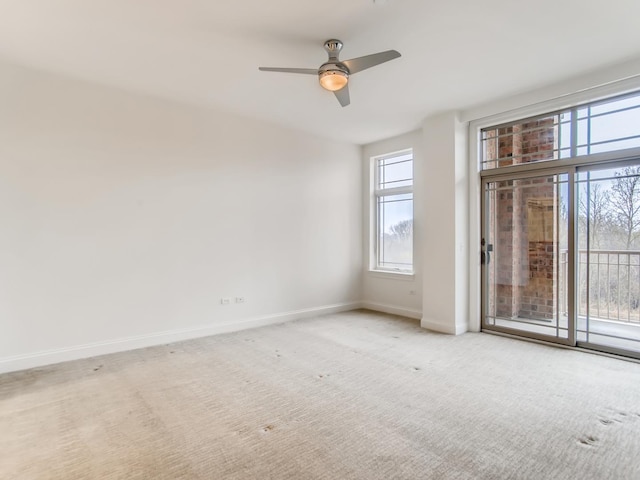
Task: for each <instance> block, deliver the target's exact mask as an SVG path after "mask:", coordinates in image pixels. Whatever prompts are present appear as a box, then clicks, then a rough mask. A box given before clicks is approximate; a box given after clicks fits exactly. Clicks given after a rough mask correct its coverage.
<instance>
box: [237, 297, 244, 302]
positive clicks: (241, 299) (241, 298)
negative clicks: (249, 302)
mask: <svg viewBox="0 0 640 480" xmlns="http://www.w3.org/2000/svg"><path fill="white" fill-rule="evenodd" d="M236 303H244V297H236Z"/></svg>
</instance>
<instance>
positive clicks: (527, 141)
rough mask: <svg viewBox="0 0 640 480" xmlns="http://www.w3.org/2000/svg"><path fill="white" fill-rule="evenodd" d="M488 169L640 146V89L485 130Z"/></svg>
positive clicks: (483, 140)
mask: <svg viewBox="0 0 640 480" xmlns="http://www.w3.org/2000/svg"><path fill="white" fill-rule="evenodd" d="M481 135H482V137H481V155H482V159H481V165H482V169H483V170H491V169H494V168H501V167H508V166H511V165H519V164H523V163H534V162H544V161H550V160H560V159H564V158H572V157H576V156H582V155H592V154H595V153H602V152H613V151H617V150H623V149H626V148H637V147H640V93H638V92H635V93H632V94H628V95H623V96H619V97H615V98H610V99H607V100H601V101H597V102H591V103H588V104H585V105H579V106H576V107H573V108H568V109H566V110H561V111H558V112H553V113H548V114H545V115H540V116H537V117H531V118H528V119H525V120H519V121H517V122H511V123H508V124H504V125H497V126H492V127H489V128H483V129H482V132H481Z"/></svg>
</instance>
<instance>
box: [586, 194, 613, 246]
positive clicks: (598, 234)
mask: <svg viewBox="0 0 640 480" xmlns="http://www.w3.org/2000/svg"><path fill="white" fill-rule="evenodd" d="M587 197H588V198H587ZM610 197H611V195H610V193H609V191H608V190H607V189H604V188H602V184H600V183H593V184H590V185H589V188H588V189H586V188H585V195H582V196H581V197H580V218H584V219H585V221H586V219H589V239H590V243H591V247H592V248H600V247H602V241H601V240H602V236H603V235H602V233H603V231H604V229H605V227H606V224H607V221H608V220H609V217H610V205H611V198H610Z"/></svg>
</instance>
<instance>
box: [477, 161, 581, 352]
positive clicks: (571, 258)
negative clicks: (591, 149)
mask: <svg viewBox="0 0 640 480" xmlns="http://www.w3.org/2000/svg"><path fill="white" fill-rule="evenodd" d="M575 171H576V167H575V166H568V167H566V166H556V167H549V166H547V168H535V169H518V171H517V172H511V173H503V172H500V173H499V174H493V175H483V178H482V182H481V200H480V237H481V238H482V239H486V238H488V233H489V232H488V229H489V228H488V221H487V220H488V219H487V206H488V198H487V186H488V184H489V183H493V182H501V181H510V180H526V179H528V178H536V177H544V176H551V175H567V186H568V210H567V217H568V218H567V247H568V251H569V253H568V259H567V271H568V272H569V274H568V276H567V277H568V278H567V302H568V303H567V316H568V318H567V320H568V325H567V338H562V337H560V336H553V335H545V334H541V333H535V332H527V331H524V330H519V329H516V328H509V327H502V326H499V325H488V323H487V307H488V305H489V301H488V298H489V297H488V296H489V288H488V287H489V271H488V268H487V266H488V262H482V264H481V266H480V274H481V281H480V297H481V309H480V326H481V329H482V330H489V331H494V332H500V333H506V334H509V335H517V336H520V337H527V338H532V339H534V340H541V341H545V342H553V343H558V344H562V345H569V346H575V345H576V328H575V319H576V316H575V305H576V303H575V268H574V266H575V255H576V250H575V246H574V244H575V233H576V228H575V212H574V209H575V204H576V201H575V200H576V192H575V188H574V183H575V182H574V176H575ZM558 302H559V299H558ZM558 305H559V303H558ZM558 309H559V307H558ZM558 315H559V314H558ZM558 323H559V317H558V318H556V330H558Z"/></svg>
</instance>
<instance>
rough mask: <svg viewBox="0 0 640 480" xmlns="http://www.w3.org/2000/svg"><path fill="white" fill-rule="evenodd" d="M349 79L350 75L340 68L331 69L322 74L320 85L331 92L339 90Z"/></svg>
mask: <svg viewBox="0 0 640 480" xmlns="http://www.w3.org/2000/svg"><path fill="white" fill-rule="evenodd" d="M348 81H349V75H347V74H346V73H345V72H342V71H340V70H330V71H326V72H322V73H321V74H320V86H322V88H324V89H325V90H329V91H330V92H337V91H338V90H340V89H341V88H344V86H345V85H346V84H347V82H348Z"/></svg>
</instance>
